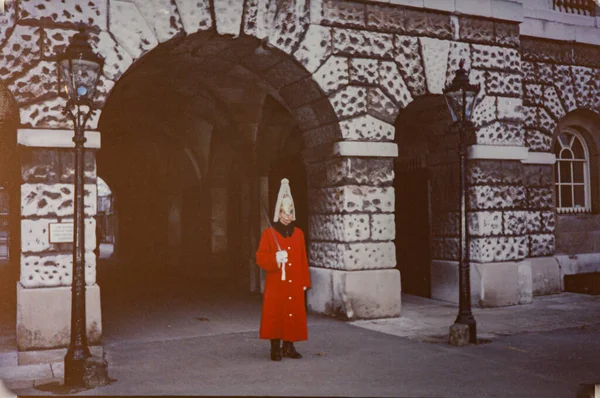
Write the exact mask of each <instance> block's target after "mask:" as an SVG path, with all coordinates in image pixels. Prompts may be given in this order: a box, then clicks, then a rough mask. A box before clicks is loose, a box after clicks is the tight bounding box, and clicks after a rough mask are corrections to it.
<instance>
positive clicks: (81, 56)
mask: <svg viewBox="0 0 600 398" xmlns="http://www.w3.org/2000/svg"><path fill="white" fill-rule="evenodd" d="M57 60H58V69H59V85H60V95H61V96H62V97H66V98H68V99H69V100H71V101H72V102H73V104H74V105H90V104H91V102H92V98H93V97H94V93H95V92H96V85H97V83H98V79H99V78H100V71H101V70H102V66H103V65H104V60H103V59H102V58H100V57H99V56H97V55H96V54H94V52H93V51H92V47H91V46H90V44H89V42H88V38H87V35H86V34H85V32H84V31H83V29H80V30H79V32H78V33H76V34H75V36H73V39H72V41H71V44H70V45H69V46H68V47H67V48H66V50H65V51H64V52H63V53H62V54H60V55H58V57H57Z"/></svg>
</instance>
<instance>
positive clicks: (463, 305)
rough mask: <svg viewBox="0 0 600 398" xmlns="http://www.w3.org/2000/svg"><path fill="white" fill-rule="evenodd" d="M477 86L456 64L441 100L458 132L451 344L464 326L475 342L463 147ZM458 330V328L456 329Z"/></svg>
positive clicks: (468, 129)
mask: <svg viewBox="0 0 600 398" xmlns="http://www.w3.org/2000/svg"><path fill="white" fill-rule="evenodd" d="M478 94H479V85H478V84H477V85H473V84H469V75H468V73H467V71H466V70H465V69H464V60H461V61H460V64H459V69H458V70H457V71H456V75H455V77H454V80H453V81H452V83H451V84H450V85H449V86H448V87H446V89H444V97H445V98H446V103H447V105H448V110H449V111H450V115H451V116H452V120H453V121H454V125H455V127H456V128H458V131H459V151H458V153H459V157H460V165H459V172H460V187H459V189H460V242H459V257H458V276H459V290H460V294H459V311H458V316H457V318H456V321H454V325H452V327H451V328H450V333H451V340H452V333H453V329H456V330H459V329H460V326H458V325H467V326H468V330H469V342H471V343H476V342H477V323H476V322H475V318H474V317H473V314H472V312H471V280H470V269H469V267H470V265H469V262H468V254H467V253H468V252H467V187H466V178H465V173H466V161H467V159H466V158H467V146H468V141H469V138H470V137H471V135H472V134H473V131H474V128H473V123H472V122H471V116H472V114H473V109H475V106H477V103H478V100H477V96H478ZM457 326H458V327H457Z"/></svg>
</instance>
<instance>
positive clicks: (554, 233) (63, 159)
mask: <svg viewBox="0 0 600 398" xmlns="http://www.w3.org/2000/svg"><path fill="white" fill-rule="evenodd" d="M596 11H597V7H596V5H595V4H594V2H593V1H589V2H581V1H552V0H522V1H509V0H439V1H435V0H391V1H390V0H387V1H375V0H372V1H366V0H363V1H358V0H357V1H349V0H244V1H242V0H193V1H192V0H152V1H149V0H139V1H138V0H86V1H80V0H67V1H64V2H55V1H47V0H12V1H11V0H5V1H4V11H3V13H2V15H0V78H1V82H2V84H1V85H0V111H1V115H0V133H1V136H0V138H1V140H2V148H3V150H4V155H3V157H2V175H1V177H2V179H3V185H4V187H5V191H6V192H7V193H8V203H9V205H7V208H9V210H10V211H7V212H8V213H10V214H12V219H10V218H9V224H10V225H9V230H10V232H11V236H12V239H11V242H12V246H11V249H12V250H10V255H11V259H12V263H11V264H12V265H7V266H5V267H4V270H3V271H4V274H3V275H5V276H4V278H5V279H6V278H9V279H10V278H14V279H13V281H14V282H17V281H18V282H17V288H16V289H17V290H16V296H17V343H18V348H19V350H20V351H28V350H38V349H51V348H57V347H65V346H66V345H67V344H68V334H69V322H68V319H69V314H70V304H69V303H70V288H69V286H70V283H71V269H72V254H71V253H72V245H71V243H69V242H65V241H61V240H60V239H59V238H57V235H52V234H51V233H50V228H61V227H64V225H60V224H64V223H68V222H69V220H72V215H73V202H72V195H73V194H72V190H73V188H72V187H73V155H72V151H71V148H72V141H71V137H72V134H73V130H72V129H73V126H72V123H71V121H70V120H69V119H68V118H67V117H65V116H64V114H63V112H62V108H63V106H64V105H65V100H64V99H63V98H61V97H60V96H59V94H58V92H59V90H58V87H59V84H60V82H59V79H58V73H57V65H56V54H57V53H59V52H60V51H62V50H64V48H65V47H66V45H68V43H69V39H70V38H71V37H72V36H73V35H74V34H75V33H76V32H77V28H78V27H79V26H80V25H84V26H85V27H86V29H87V30H88V31H89V32H90V36H91V41H92V47H93V48H94V51H96V52H97V53H98V54H99V55H101V56H102V57H103V58H104V59H105V66H104V69H103V74H102V76H101V79H100V82H99V86H98V91H97V94H96V98H95V105H96V106H97V108H98V109H99V110H98V112H96V114H95V115H94V117H93V118H92V120H90V122H89V124H88V130H89V131H88V132H87V133H86V134H87V138H88V141H87V142H86V147H87V148H88V150H87V152H86V169H85V172H86V207H85V213H86V283H87V287H88V288H87V297H88V299H87V305H88V335H89V336H90V337H89V338H90V342H91V343H92V344H94V343H98V342H99V341H100V338H101V330H102V327H101V324H102V322H101V311H100V288H99V286H98V285H97V284H96V256H95V253H94V249H95V247H96V237H95V230H96V228H95V219H94V215H95V214H96V212H97V188H96V179H97V177H98V175H101V176H102V178H103V179H104V180H106V181H107V183H108V185H109V186H110V188H111V190H112V192H113V194H114V195H115V199H116V200H115V206H116V209H117V212H118V217H119V227H118V230H119V245H120V246H119V250H118V252H119V253H120V255H122V256H123V257H122V259H123V262H124V263H127V266H128V267H130V268H131V272H133V273H138V274H139V275H140V278H141V279H143V276H144V275H145V274H147V273H150V272H152V273H157V274H160V273H172V272H178V273H181V275H184V276H183V277H185V275H190V274H194V275H195V276H197V277H199V278H201V279H205V280H213V281H214V280H227V279H231V278H237V279H236V283H240V285H241V286H244V288H245V289H247V290H248V291H258V290H259V289H260V274H259V273H258V270H257V268H256V266H255V264H254V260H253V257H254V256H253V255H254V251H255V250H256V247H257V243H258V239H259V236H260V232H261V229H263V228H265V227H266V221H264V218H263V215H262V214H261V207H262V205H261V201H262V202H263V203H266V206H265V207H269V206H268V204H269V203H270V201H271V200H272V196H273V195H274V193H273V192H275V195H276V189H277V187H278V181H279V179H280V178H281V177H283V176H286V177H288V178H290V181H291V185H292V192H293V194H294V196H295V197H296V198H297V202H298V206H299V210H300V211H299V213H300V214H302V213H303V214H304V215H302V216H301V218H299V220H298V223H299V225H300V226H301V227H303V228H304V229H305V230H307V236H308V249H309V262H310V265H311V277H312V286H313V287H312V289H311V290H310V291H309V292H308V305H309V309H311V310H312V311H314V312H317V313H322V314H327V315H332V316H339V317H341V318H344V319H359V318H380V317H395V316H399V315H400V314H401V298H400V297H401V296H400V292H401V290H402V289H404V290H405V291H408V292H414V293H417V294H422V295H425V296H430V297H433V298H436V299H441V300H446V301H453V302H457V301H458V271H457V259H458V232H459V231H458V159H457V151H456V150H457V139H456V136H454V135H452V134H448V130H449V126H450V123H451V120H450V117H449V114H448V112H447V109H446V105H445V103H444V100H443V97H442V95H441V94H442V90H443V88H444V87H445V86H446V85H447V84H448V83H449V82H450V81H451V80H452V78H453V77H454V73H455V72H456V70H457V68H458V64H459V62H460V61H461V60H464V61H465V65H466V69H467V70H469V71H470V79H471V82H472V83H478V84H480V86H481V90H482V93H481V95H482V101H481V103H480V105H479V106H478V107H477V109H476V110H475V114H474V116H473V121H474V123H475V126H476V134H475V139H474V142H473V143H472V145H471V146H470V149H469V159H470V160H469V166H468V171H467V174H468V198H469V201H468V211H469V214H468V231H469V258H470V263H471V288H472V297H473V302H474V303H475V304H476V305H481V306H505V305H515V304H526V303H530V302H531V301H532V300H534V296H536V295H544V294H552V293H556V292H560V291H561V290H562V289H563V279H564V276H565V275H569V274H575V273H584V272H598V271H600V248H598V245H599V244H598V243H596V242H595V238H596V236H597V235H598V231H600V227H599V226H598V225H600V224H599V223H598V220H599V218H598V215H597V212H598V211H599V209H600V207H599V206H600V180H599V178H600V173H599V171H600V168H599V167H600V165H599V164H598V150H599V148H600V147H599V145H600V122H599V119H598V117H599V112H600V87H599V85H600V18H599V17H596V16H595V15H596ZM598 15H600V14H598ZM101 143H102V145H101ZM267 212H268V210H267ZM11 220H12V222H11ZM57 224H58V227H57ZM140 256H142V257H140ZM141 258H143V259H144V261H141V260H140V259H141ZM148 259H153V261H149V260H148ZM401 286H402V288H401Z"/></svg>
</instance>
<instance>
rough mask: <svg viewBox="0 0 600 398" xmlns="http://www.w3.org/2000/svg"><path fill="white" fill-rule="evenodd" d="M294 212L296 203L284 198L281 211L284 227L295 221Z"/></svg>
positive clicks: (280, 216) (280, 217) (280, 219)
mask: <svg viewBox="0 0 600 398" xmlns="http://www.w3.org/2000/svg"><path fill="white" fill-rule="evenodd" d="M294 211H295V209H294V202H293V201H292V200H291V199H290V198H283V200H282V201H281V209H280V210H279V221H280V222H281V223H282V224H283V225H288V224H289V223H291V222H292V221H293V220H294Z"/></svg>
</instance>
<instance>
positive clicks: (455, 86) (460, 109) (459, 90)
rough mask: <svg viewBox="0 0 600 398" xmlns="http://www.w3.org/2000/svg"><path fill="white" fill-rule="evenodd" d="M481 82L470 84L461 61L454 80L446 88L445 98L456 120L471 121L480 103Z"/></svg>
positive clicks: (453, 118)
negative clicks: (474, 110)
mask: <svg viewBox="0 0 600 398" xmlns="http://www.w3.org/2000/svg"><path fill="white" fill-rule="evenodd" d="M479 91H480V87H479V84H470V83H469V75H468V73H467V71H466V70H465V69H464V60H461V61H460V64H459V69H458V70H457V71H456V75H455V76H454V80H452V83H451V84H450V85H449V86H448V87H446V89H445V90H444V98H445V99H446V104H447V105H448V110H449V111H450V115H451V116H452V120H453V121H454V122H465V121H470V120H471V116H472V115H473V109H475V107H476V106H477V105H478V103H479V100H478V97H479Z"/></svg>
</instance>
